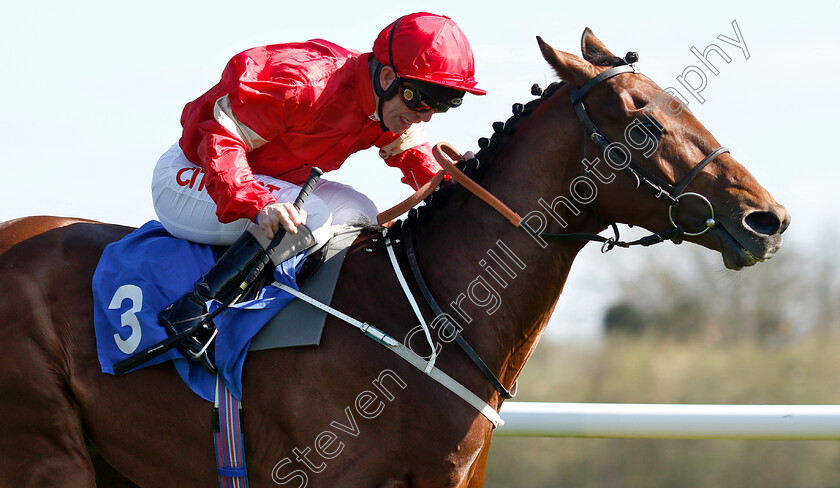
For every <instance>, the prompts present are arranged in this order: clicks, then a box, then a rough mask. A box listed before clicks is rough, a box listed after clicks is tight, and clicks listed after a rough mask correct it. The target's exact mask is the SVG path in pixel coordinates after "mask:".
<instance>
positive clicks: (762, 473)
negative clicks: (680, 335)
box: [485, 335, 840, 488]
mask: <svg viewBox="0 0 840 488" xmlns="http://www.w3.org/2000/svg"><path fill="white" fill-rule="evenodd" d="M838 351H840V338H838V337H834V336H817V335H811V336H807V337H805V338H802V339H800V340H798V341H796V342H790V343H786V344H783V345H774V346H767V345H761V344H759V343H757V342H753V341H748V340H741V341H738V342H729V343H726V342H678V341H669V340H665V339H661V338H656V337H652V336H650V335H648V336H642V337H618V338H616V337H613V338H611V339H610V340H607V341H605V342H604V343H603V344H601V345H598V346H573V345H557V344H550V343H546V344H542V345H540V347H539V348H538V349H537V352H536V353H535V354H534V357H533V358H532V360H531V361H530V362H529V364H528V365H527V367H526V369H525V371H524V373H523V375H522V377H521V379H520V385H519V387H520V393H519V395H518V397H517V400H520V401H553V402H619V403H724V404H840V354H837V352H838ZM485 486H487V487H490V488H492V487H518V488H531V487H533V488H536V487H622V488H625V487H626V488H634V487H639V488H642V487H644V488H659V487H663V488H664V487H674V488H677V487H679V488H684V487H703V488H706V487H708V488H722V487H762V488H793V487H801V488H816V487H840V442H836V441H737V440H720V441H706V440H637V439H560V438H548V439H547V438H503V437H497V438H495V439H494V440H493V446H492V448H491V451H490V459H489V461H488V469H487V479H486V483H485Z"/></svg>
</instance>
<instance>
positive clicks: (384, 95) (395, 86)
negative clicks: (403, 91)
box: [371, 61, 400, 132]
mask: <svg viewBox="0 0 840 488" xmlns="http://www.w3.org/2000/svg"><path fill="white" fill-rule="evenodd" d="M384 67H385V65H384V64H382V63H380V62H379V61H377V62H376V69H375V70H374V71H373V74H372V75H371V78H373V79H372V80H371V81H373V92H374V93H376V96H377V97H378V98H379V104H378V106H377V107H376V116H377V117H379V126H380V127H381V128H382V132H387V131H389V130H390V129H388V127H387V126H386V125H385V118H384V117H383V114H382V108H383V107H384V106H385V102H387V101H388V100H390V99H392V98H394V96H395V95H396V94H397V92H398V91H399V88H400V87H399V85H400V83H399V79H397V78H396V77H395V78H394V81H393V82H391V85H390V86H389V87H388V89H387V90H386V89H385V88H382V83H381V78H380V76H381V73H382V68H384ZM394 74H395V75H396V72H395V73H394Z"/></svg>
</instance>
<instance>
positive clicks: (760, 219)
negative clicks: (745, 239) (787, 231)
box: [744, 212, 782, 236]
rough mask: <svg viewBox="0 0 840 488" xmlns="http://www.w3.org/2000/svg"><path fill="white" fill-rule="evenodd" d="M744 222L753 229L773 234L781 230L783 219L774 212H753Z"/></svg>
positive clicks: (761, 232)
mask: <svg viewBox="0 0 840 488" xmlns="http://www.w3.org/2000/svg"><path fill="white" fill-rule="evenodd" d="M744 223H745V224H746V225H747V227H749V228H750V229H752V230H753V231H755V232H757V233H759V234H764V235H767V236H771V235H773V234H776V233H777V232H779V230H780V229H781V227H782V221H781V220H780V219H779V216H778V215H776V214H775V213H773V212H753V213H751V214H749V215H747V216H746V217H745V218H744Z"/></svg>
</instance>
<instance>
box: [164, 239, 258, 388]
mask: <svg viewBox="0 0 840 488" xmlns="http://www.w3.org/2000/svg"><path fill="white" fill-rule="evenodd" d="M262 255H263V248H262V246H261V245H260V244H259V243H258V242H257V240H256V239H255V238H254V236H253V235H252V234H251V233H250V232H247V231H246V232H244V233H243V234H242V236H241V237H239V239H237V240H236V242H234V243H233V245H231V246H230V248H228V250H227V251H226V252H225V253H224V254H223V255H222V256H221V257H220V258H219V260H218V261H216V263H215V264H214V265H213V266H212V267H211V268H210V269H209V270H208V271H207V272H206V273H204V274H203V275H202V276H201V278H199V280H198V281H196V282H195V285H194V286H193V289H192V291H190V292H189V293H187V294H186V295H184V296H183V297H181V298H179V299H178V300H176V301H175V302H174V303H172V304H171V305H169V306H168V307H166V308H165V309H163V310H162V311H161V312H160V314H158V321H159V322H160V324H161V325H162V326H164V327H166V331H167V333H168V334H169V335H170V336H172V335H177V334H181V333H184V332H188V331H192V332H193V333H192V334H191V335H190V336H189V337H188V338H187V339H185V340H183V341H182V342H181V343H180V344H179V345H178V349H179V350H180V351H181V352H182V353H184V356H185V357H186V358H187V359H189V360H191V361H200V362H201V364H202V366H204V368H205V369H207V371H208V372H210V373H211V374H215V366H214V364H213V363H214V361H213V358H212V357H211V353H208V351H206V350H204V351H203V352H202V350H203V349H204V346H205V345H206V344H207V342H208V341H209V340H210V339H211V337H212V336H213V332H214V330H215V327H214V325H213V323H212V321H209V320H206V318H207V315H208V312H207V306H206V303H207V301H209V300H213V299H215V300H219V301H224V300H226V299H227V298H229V297H231V296H232V295H233V293H236V292H237V291H238V289H239V286H240V285H241V284H242V283H243V282H244V281H245V279H246V277H248V275H249V274H250V272H251V271H252V270H253V268H254V266H255V265H256V263H257V262H258V261H259V259H260V257H261V256H262Z"/></svg>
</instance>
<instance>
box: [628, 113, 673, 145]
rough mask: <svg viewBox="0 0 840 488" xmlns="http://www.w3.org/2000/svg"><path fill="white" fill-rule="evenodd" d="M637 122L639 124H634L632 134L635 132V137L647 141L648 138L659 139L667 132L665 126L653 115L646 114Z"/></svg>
mask: <svg viewBox="0 0 840 488" xmlns="http://www.w3.org/2000/svg"><path fill="white" fill-rule="evenodd" d="M636 120H637V123H636V124H633V129H632V132H635V134H632V136H634V137H638V138H640V139H646V138H647V137H650V136H653V137H655V138H656V139H659V138H660V137H661V136H662V133H664V132H665V126H663V125H662V123H661V122H659V120H657V119H656V117H654V116H653V115H650V114H645V116H644V117H639V118H638V119H636Z"/></svg>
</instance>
